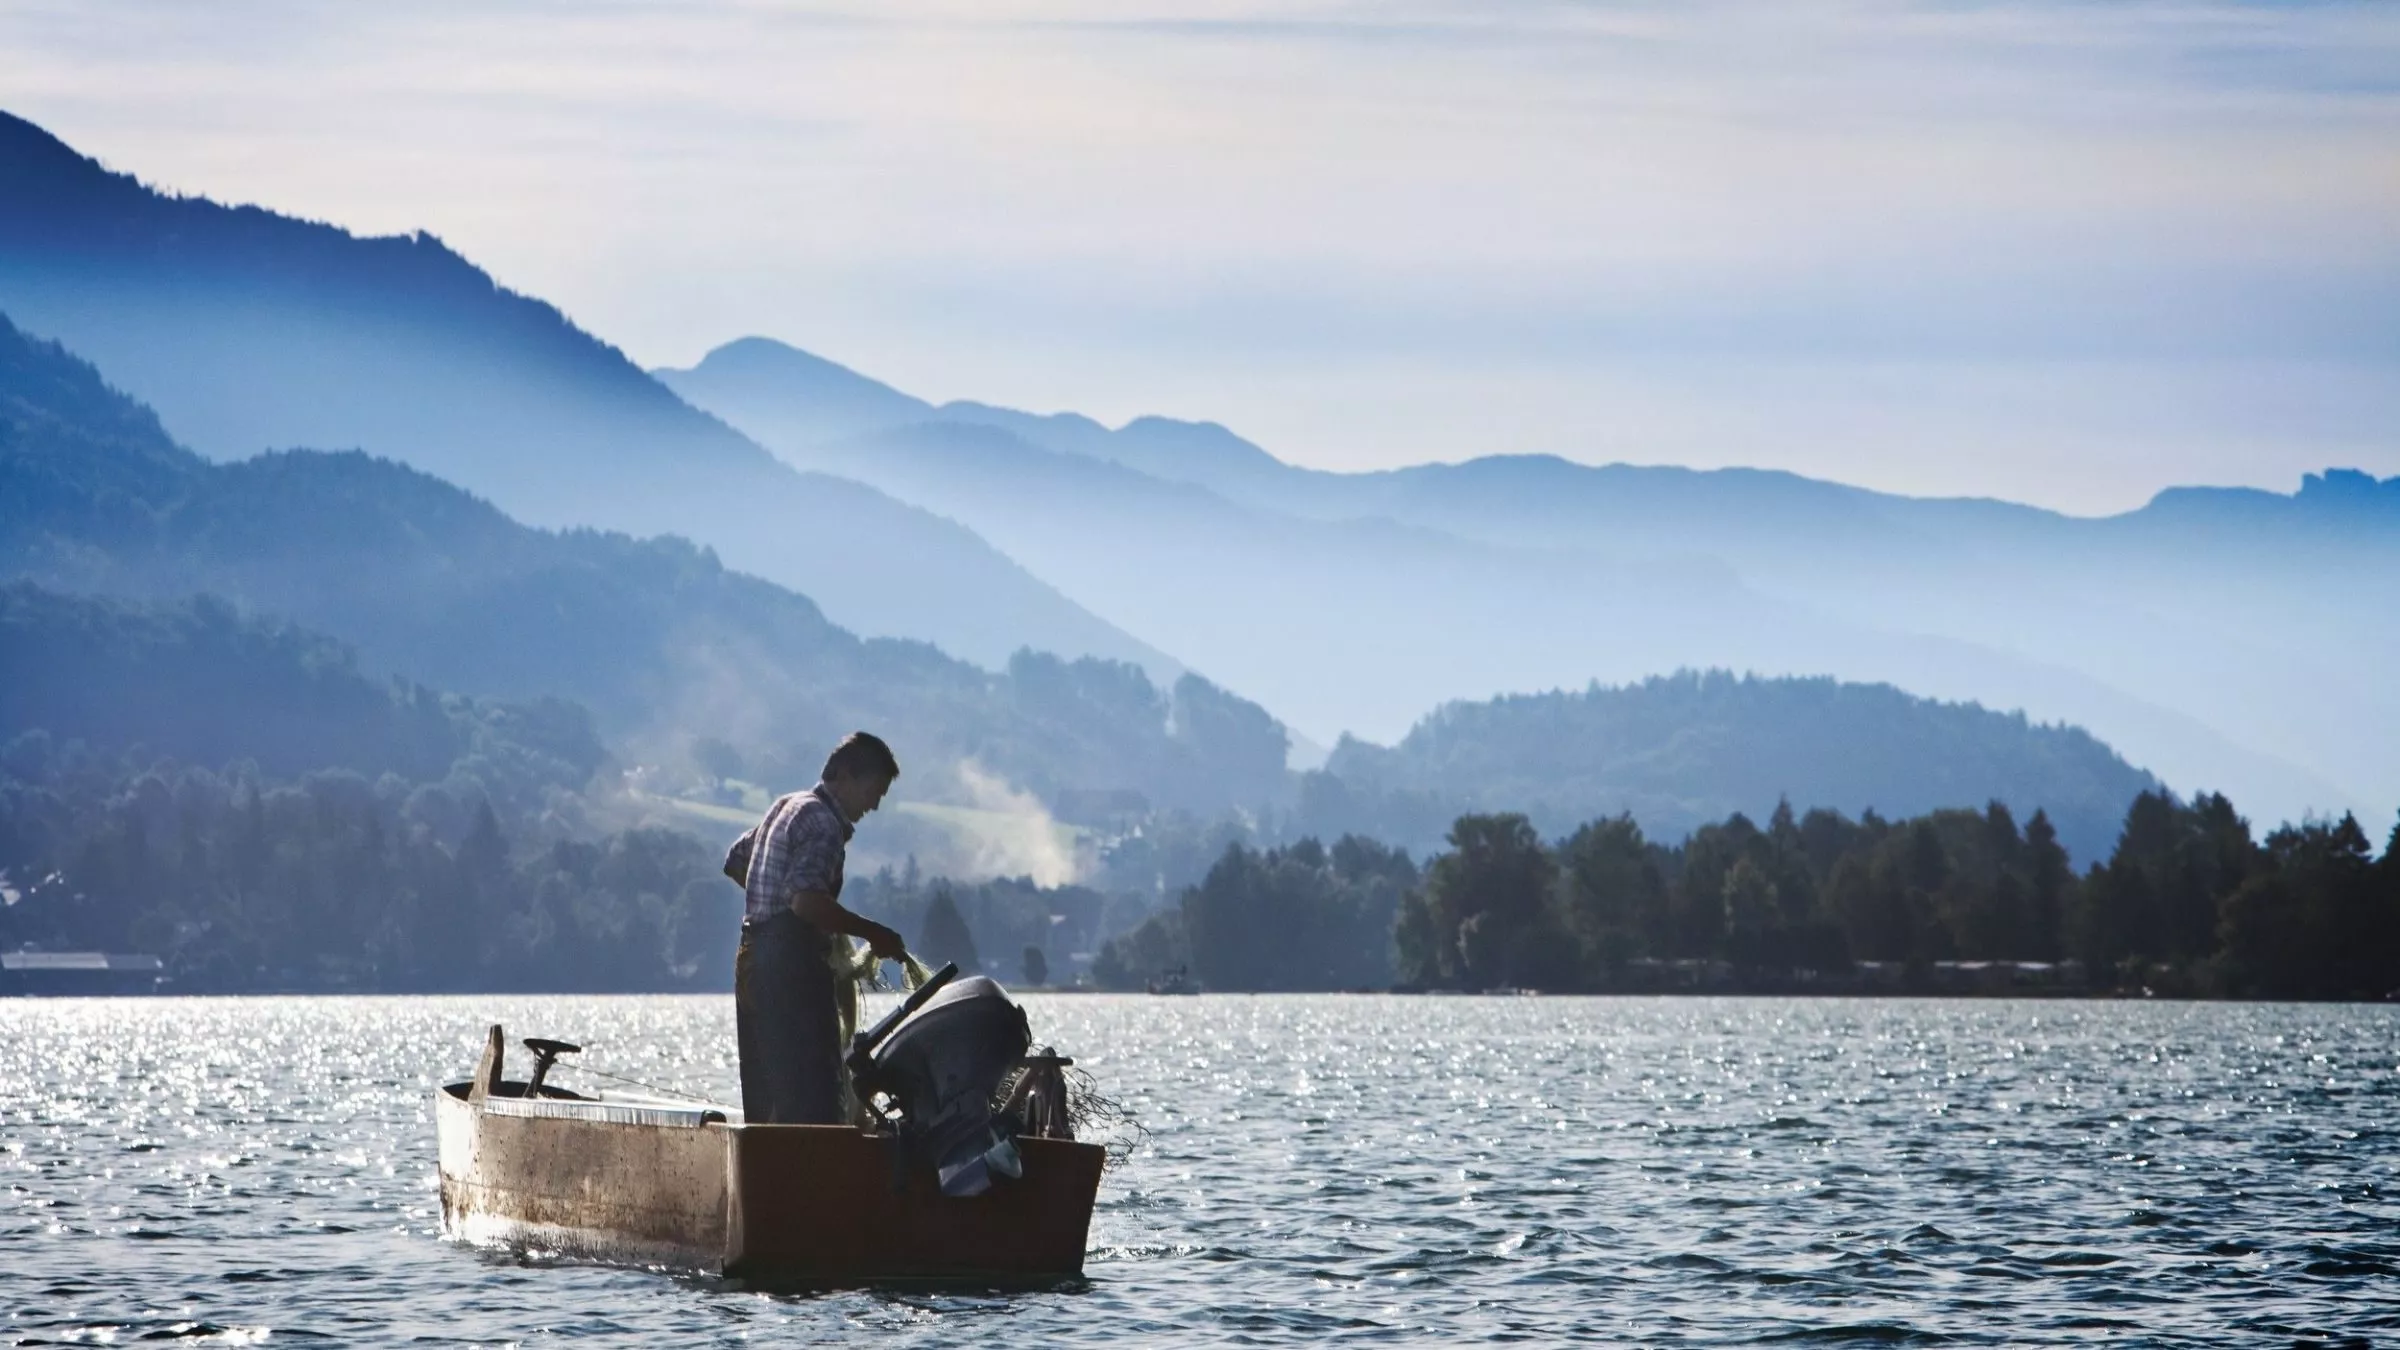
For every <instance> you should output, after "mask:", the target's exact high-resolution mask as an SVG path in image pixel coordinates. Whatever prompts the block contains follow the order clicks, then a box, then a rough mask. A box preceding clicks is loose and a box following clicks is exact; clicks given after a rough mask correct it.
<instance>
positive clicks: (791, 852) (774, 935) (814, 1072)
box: [725, 731, 903, 1125]
mask: <svg viewBox="0 0 2400 1350" xmlns="http://www.w3.org/2000/svg"><path fill="white" fill-rule="evenodd" d="M899 776H900V763H899V761H898V760H895V759H893V758H892V748H891V747H890V746H888V745H885V744H884V743H883V742H882V741H881V740H880V739H878V738H876V737H874V736H871V735H868V734H867V733H866V732H863V731H859V732H853V733H851V734H850V735H849V736H847V737H844V738H843V740H842V743H841V744H840V745H838V746H835V747H834V750H833V754H832V755H830V756H828V757H827V758H826V760H825V773H824V779H823V781H821V782H819V783H818V784H817V785H816V786H815V787H813V788H810V789H809V790H808V791H806V792H794V793H790V794H788V795H786V796H782V797H778V798H777V799H776V800H775V804H774V805H772V806H770V807H768V808H767V814H766V818H765V819H763V820H761V821H759V822H758V824H757V825H755V826H753V827H752V828H751V830H750V832H749V833H747V834H745V835H743V836H742V837H741V838H739V839H737V840H735V841H734V843H733V848H732V849H731V850H730V851H728V852H727V853H726V855H725V874H726V875H727V876H730V877H733V878H734V879H735V880H737V881H740V882H742V895H743V913H742V945H741V950H740V952H739V953H738V954H737V955H735V957H734V961H733V1015H734V1032H735V1037H736V1040H737V1042H738V1044H739V1048H740V1053H741V1060H742V1114H743V1115H744V1116H745V1117H746V1118H748V1119H749V1120H750V1121H752V1122H753V1123H758V1124H778V1125H834V1124H839V1123H840V1121H841V1099H842V1093H841V1078H840V1076H839V1075H840V1074H841V1072H842V1053H841V1052H842V1047H841V1046H839V1045H838V1044H836V1041H837V1039H838V1038H839V1036H840V1031H839V1029H838V1027H837V1024H836V1021H835V1012H834V990H833V979H834V976H833V970H832V967H831V966H830V965H829V964H828V963H827V959H826V958H827V957H828V955H829V954H830V953H831V951H832V943H833V941H834V938H835V937H836V935H840V936H845V937H855V938H864V939H865V940H866V943H867V945H868V946H869V947H871V948H873V949H874V952H875V954H876V955H877V956H879V957H882V958H884V959H886V960H892V961H896V960H899V959H900V957H901V955H902V954H903V953H902V945H901V942H900V935H899V934H898V933H895V932H893V931H892V930H891V929H889V928H886V927H884V926H883V925H882V924H879V923H876V922H875V921H874V920H872V919H866V918H861V917H860V916H858V915H856V914H853V913H851V912H850V911H849V910H846V909H844V908H842V856H843V854H844V852H845V851H846V850H847V848H848V845H849V843H850V835H851V832H852V831H853V830H855V829H856V828H857V827H858V822H859V821H860V820H861V819H862V818H864V817H865V816H866V815H867V813H869V812H871V811H873V810H874V809H875V808H876V807H878V806H880V805H882V804H883V794H884V793H885V792H887V791H889V790H890V789H891V786H892V780H893V779H895V778H898V777H899Z"/></svg>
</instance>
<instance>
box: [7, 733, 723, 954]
mask: <svg viewBox="0 0 2400 1350" xmlns="http://www.w3.org/2000/svg"><path fill="white" fill-rule="evenodd" d="M587 809H588V803H587V802H586V800H585V799H584V798H583V797H581V796H580V795H578V794H576V793H573V792H570V791H567V790H565V789H563V788H561V787H559V786H557V785H556V784H543V783H539V782H533V781H527V780H525V779H524V778H522V777H521V776H520V775H519V773H518V772H517V771H516V770H515V769H514V768H513V767H512V766H511V765H510V764H509V763H508V762H507V761H505V760H501V759H492V758H484V757H480V756H469V757H467V758H464V759H462V760H460V761H459V762H458V763H457V764H455V765H453V766H452V768H451V770H450V772H449V773H448V775H447V776H445V777H443V778H441V779H439V780H436V781H433V782H415V781H411V780H409V779H405V778H402V777H401V776H399V775H398V774H396V773H389V772H387V773H384V774H382V775H380V776H379V777H377V778H373V779H370V778H368V777H366V776H365V775H363V774H360V773H357V772H355V771H351V770H347V769H331V770H319V771H315V772H311V773H307V774H303V775H299V776H297V777H291V778H276V777H273V776H271V775H269V774H267V773H265V772H262V771H261V770H260V769H259V767H258V766H257V764H256V763H255V762H250V761H244V762H240V763H236V764H234V765H231V766H228V767H226V768H225V769H223V770H211V769H206V768H199V767H194V766H190V765H179V764H176V763H174V762H172V761H160V760H152V759H150V758H148V757H147V756H146V755H145V754H143V753H140V752H127V753H125V754H121V755H117V756H109V755H103V754H100V753H97V752H94V751H92V750H91V749H89V748H88V747H87V746H85V745H84V744H83V743H82V742H80V741H67V742H64V743H60V744H54V743H53V742H52V740H51V738H50V737H49V736H48V735H47V734H46V733H43V732H38V731H37V732H29V733H26V734H24V735H20V736H18V737H16V738H15V739H13V740H12V741H10V742H9V743H8V745H7V746H6V747H5V748H0V900H5V901H6V904H5V905H0V948H5V949H12V950H13V949H15V948H17V947H20V946H26V945H32V946H38V947H43V948H49V949H53V950H58V949H67V950H78V949H82V950H89V949H98V950H106V951H140V952H148V953H152V954H155V955H158V956H160V957H162V958H163V959H164V960H165V962H166V966H167V971H168V974H169V977H170V980H171V984H170V986H169V988H170V989H171V990H172V991H174V992H183V993H217V992H238V991H252V990H272V991H356V992H377V991H383V992H402V991H406V992H425V991H443V990H479V989H510V990H590V991H601V990H672V989H717V988H722V987H724V986H725V984H726V982H727V979H728V978H729V976H728V972H729V971H730V970H731V968H732V965H731V963H732V950H733V943H734V940H735V938H736V936H737V934H736V931H735V924H736V923H738V922H739V897H738V895H735V896H732V897H731V898H730V899H729V893H730V892H731V889H732V888H731V887H729V886H728V885H727V884H726V882H725V879H724V877H723V876H722V875H721V874H720V873H719V872H718V864H719V856H720V855H719V851H718V850H716V849H713V848H711V847H710V846H708V845H706V844H704V843H702V842H701V841H699V840H696V839H693V838H691V837H689V836H687V835H684V834H681V833H678V832H676V831H672V830H662V829H631V830H620V831H615V832H610V831H608V830H606V829H604V828H601V827H600V825H599V823H597V822H595V821H593V820H591V819H589V818H587V817H586V814H585V812H586V811H587ZM729 916H730V917H729Z"/></svg>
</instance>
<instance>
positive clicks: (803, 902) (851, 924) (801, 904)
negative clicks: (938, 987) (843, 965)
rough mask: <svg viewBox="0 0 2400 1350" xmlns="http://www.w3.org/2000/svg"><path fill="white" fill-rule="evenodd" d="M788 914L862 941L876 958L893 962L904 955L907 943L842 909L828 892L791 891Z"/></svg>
mask: <svg viewBox="0 0 2400 1350" xmlns="http://www.w3.org/2000/svg"><path fill="white" fill-rule="evenodd" d="M792 913H794V914H797V915H799V916H800V917H801V918H803V919H805V920H807V921H808V922H810V923H812V924H815V925H816V926H817V927H819V928H821V929H823V930H825V931H826V932H828V933H840V934H843V935H844V936H847V937H854V938H861V939H864V940H865V942H866V944H867V946H869V947H871V948H873V949H874V952H875V954H876V955H877V956H879V957H881V958H883V959H884V960H886V961H897V960H899V959H900V958H901V957H903V956H905V955H907V954H908V948H907V944H905V943H903V942H901V941H900V935H899V934H898V933H895V932H893V931H892V930H891V929H889V928H886V927H884V926H883V925H882V924H879V923H877V922H875V921H874V920H873V919H870V918H867V917H865V916H864V915H860V914H854V913H852V912H850V911H849V910H847V909H844V908H842V902H841V901H839V900H836V899H834V898H833V894H832V892H830V891H821V890H813V889H811V890H799V891H794V892H792Z"/></svg>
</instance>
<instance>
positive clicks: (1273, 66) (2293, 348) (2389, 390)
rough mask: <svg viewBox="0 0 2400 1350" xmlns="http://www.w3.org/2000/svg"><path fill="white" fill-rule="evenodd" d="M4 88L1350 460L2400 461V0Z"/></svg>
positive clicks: (1135, 33) (346, 34) (78, 141)
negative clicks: (1506, 455)
mask: <svg viewBox="0 0 2400 1350" xmlns="http://www.w3.org/2000/svg"><path fill="white" fill-rule="evenodd" d="M0 106H4V107H6V108H8V109H9V110H11V111H14V112H16V113H19V114H20V115H23V116H27V117H30V118H32V119H34V120H35V121H38V122H41V123H42V124H44V125H45V126H48V127H49V128H50V129H51V130H53V131H55V132H57V133H58V134H60V135H61V136H64V137H65V138H66V139H67V140H68V141H70V142H71V143H73V144H75V145H76V146H77V147H78V148H80V149H82V150H84V151H85V152H87V153H91V154H96V155H98V156H99V157H100V158H101V159H102V160H104V161H105V162H107V163H108V164H110V165H111V166H112V167H115V168H119V169H123V170H127V171H130V172H133V173H136V174H139V175H140V176H142V177H143V178H145V179H148V180H150V181H152V182H154V183H158V184H160V185H162V186H166V187H170V188H174V189H179V190H183V191H189V192H197V193H206V194H207V195H210V196H213V197H217V198H219V199H227V200H241V201H255V202H259V203H262V204H265V205H268V206H272V207H274V208H276V209H278V210H282V211H287V212H291V213H294V214H299V215H305V216H310V217H315V218H319V219H325V220H331V221H334V222H337V223H339V224H342V225H344V226H347V227H350V228H352V229H355V230H360V231H364V232H378V233H381V232H393V231H401V230H409V229H417V228H423V229H427V230H430V231H432V232H433V233H435V234H438V235H440V236H442V237H443V238H444V239H445V240H447V241H449V242H450V243H451V244H452V245H453V246H454V247H456V248H458V249H459V250H460V251H461V252H463V253H465V254H466V255H468V256H469V257H471V258H473V259H475V260H476V261H477V262H480V263H482V264H483V265H485V266H486V267H488V268H489V269H490V270H491V271H492V272H493V273H494V274H495V275H497V276H498V277H499V278H500V280H501V281H502V282H503V283H504V284H507V285H510V286H514V287H516V288H518V289H521V290H526V291H530V292H532V293H534V294H537V295H540V296H543V297H545V298H547V299H550V300H553V301H555V302H557V303H558V304H559V305H560V306H561V307H563V308H564V309H565V310H566V311H567V312H568V313H569V314H570V315H571V316H573V317H574V318H575V319H577V320H578V321H580V322H581V323H583V324H584V325H586V326H587V327H589V328H591V329H593V330H594V331H596V332H598V333H599V334H601V335H602V336H603V337H606V338H608V339H610V340H611V341H614V342H616V343H618V344H619V345H621V346H623V347H624V348H626V349H627V350H628V351H629V352H630V353H631V354H632V355H633V356H634V358H635V359H636V360H639V361H641V362H643V363H644V364H649V365H656V364H678V365H680V364H688V363H689V362H691V361H693V360H696V359H697V358H698V357H699V356H700V355H701V353H703V352H704V351H706V350H707V349H708V348H709V347H711V346H714V345H715V344H717V343H719V342H722V341H725V340H727V339H730V338H733V337H737V336H741V335H744V334H751V333H760V334H767V335H770V336H774V337H779V338H782V339H785V340H787V341H790V342H793V343H795V344H798V345H800V346H804V347H807V348H809V349H811V350H814V351H817V352H819V353H821V354H823V355H826V356H829V357H832V358H833V359H835V360H839V361H842V362H844V363H845V364H848V365H851V366H854V367H857V368H859V369H862V370H864V371H867V372H868V373H870V374H874V375H877V376H879V377H881V378H884V379H887V380H889V381H891V382H893V383H895V384H898V385H900V386H901V387H903V388H906V389H908V390H910V391H911V392H914V393H918V394H922V395H925V396H928V397H932V398H937V399H940V398H977V399H983V400H987V401H991V402H998V403H1005V404H1010V405H1014V406H1019V407H1029V408H1034V409H1039V410H1045V411H1046V410H1052V409H1059V408H1074V409H1078V410H1081V411H1084V412H1088V413H1091V414H1093V415H1095V416H1098V417H1101V418H1103V419H1104V420H1109V421H1112V422H1114V421H1119V420H1122V419H1124V418H1128V417H1131V416H1134V415H1137V414H1140V413H1146V412H1156V413H1165V414H1170V415H1174V416H1182V417H1194V418H1210V419H1214V420H1217V421H1221V422H1224V423H1226V424H1227V425H1229V426H1232V427H1233V428H1234V429H1236V430H1238V431H1240V432H1242V433H1244V434H1246V435H1248V436H1250V437H1252V438H1253V439H1255V440H1258V441H1260V442H1261V443H1262V444H1264V445H1266V446H1267V447H1268V448H1269V449H1270V450H1273V451H1275V452H1276V453H1277V454H1279V455H1282V456H1283V457H1284V458H1286V459H1291V460H1295V461H1299V462H1302V463H1308V464H1315V465H1321V466H1326V467H1336V468H1357V467H1372V466H1383V465H1391V464H1399V463H1407V462H1414V461H1419V460H1426V459H1462V458H1467V457H1470V456H1473V455H1478V454H1488V453H1495V452H1513V451H1548V452H1554V453H1558V454H1563V455H1568V456H1571V457H1574V458H1580V459H1588V460H1595V461H1605V460H1619V459H1621V460H1628V461H1633V462H1637V463H1682V464H1692V465H1700V466H1714V465H1723V464H1757V465H1768V466H1775V467H1783V468H1790V469H1794V470H1797V471H1800V472H1804V473H1809V474H1813V475H1818V476H1822V477H1830V478H1837V479H1842V480H1845V481H1850V482H1856V483H1862V484H1866V485H1869V486H1874V487H1881V488H1887V489H1892V490H1897V491H1904V492H1915V493H1944V494H1948V493H1973V494H1988V495H1996V496H2005V497H2013V498H2018V499H2021V500H2029V501H2038V502H2042V503H2044V504H2048V505H2054V506H2060V507H2064V508H2066V509H2070V510H2077V511H2104V510H2114V509H2121V508H2124V507H2128V506H2131V505H2134V504H2136V503H2138V502H2139V501H2141V500H2143V499H2144V498H2146V497H2147V495H2148V494H2149V493H2150V492H2151V491H2153V490H2154V489H2155V488H2157V487H2159V486H2161V485H2163V484H2166V483H2170V482H2216V483H2255V484H2261V485H2266V486H2273V487H2277V488H2282V489H2286V490H2288V489H2289V488H2290V487H2291V486H2293V485H2294V484H2295V483H2296V481H2297V478H2298V475H2299V474H2300V473H2301V472H2303V471H2305V470H2308V469H2313V468H2320V467H2323V466H2325V465H2327V464H2345V465H2359V466H2363V467H2366V468H2368V469H2371V470H2374V471H2377V472H2380V473H2382V474H2386V475H2389V474H2400V3H2380V2H2379V3H2367V4H2350V5H2345V4H2308V3H2274V4H2257V5H2216V4H2157V5H2148V4H2138V3H2089V4H2061V5H2053V4H2009V3H1955V4H1904V3H1893V4H1880V3H1841V2H1840V0H1813V2H1812V3H1806V4H1792V3H1789V2H1788V0H1767V2H1765V3H1758V4H1716V3H1704V2H1703V3H1672V4H1668V3H1662V4H1638V3H1637V4H1589V5H1578V4H1557V5H1551V4H1531V3H1522V4H1513V3H1499V2H1498V0H1462V2H1460V3H1450V4H1443V3H1433V4H1420V5H1381V6H1368V5H1344V4H1331V3H1327V4H1312V3H1286V4H1279V5H1274V6H1255V7H1244V6H1240V5H1230V4H1227V5H1207V4H1186V5H1163V4H1150V3H1143V2H1141V0H1129V2H1128V0H1120V2H1117V3H1108V4H1093V5H1089V6H1078V5H1072V4H1028V5H1013V4H1008V3H1002V2H1001V0H967V2H965V3H959V4H955V5H939V4H932V5H918V4H909V3H898V2H887V3H878V4H875V5H872V6H866V7H861V8H859V9H856V10H840V9H826V8H809V7H803V6H797V5H767V4H730V3H715V4H699V3H684V2H682V0H678V2H677V3H672V4H669V3H605V2H603V0H575V3H558V4H549V5H543V4H530V5H528V4H518V5H507V4H494V3H487V2H486V0H475V2H474V3H456V4H416V5H401V4H390V5H365V4H358V3H344V2H342V0H326V2H325V3H274V2H272V0H218V2H217V3H210V4H206V5H194V4H189V3H184V2H183V0H175V2H173V3H159V4H113V3H104V2H101V3H96V2H95V0H5V3H0Z"/></svg>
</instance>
